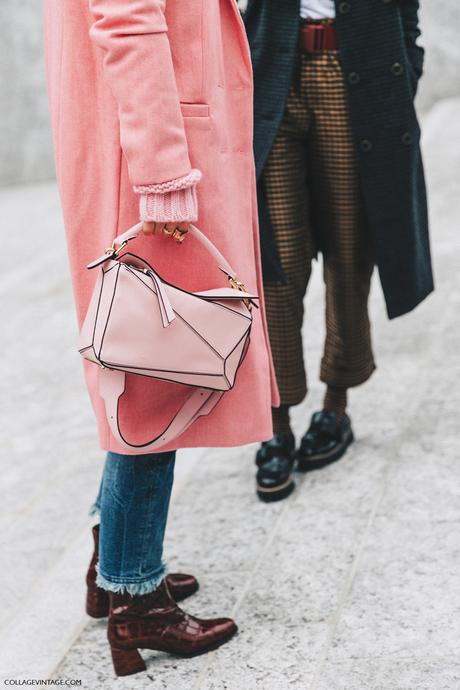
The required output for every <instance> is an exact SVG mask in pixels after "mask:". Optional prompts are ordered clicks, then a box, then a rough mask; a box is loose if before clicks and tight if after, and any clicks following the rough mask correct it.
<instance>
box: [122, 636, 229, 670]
mask: <svg viewBox="0 0 460 690" xmlns="http://www.w3.org/2000/svg"><path fill="white" fill-rule="evenodd" d="M237 631H238V628H237V626H236V625H235V627H234V629H233V630H232V631H231V632H230V633H229V634H228V635H226V636H225V637H223V638H222V639H220V640H218V641H217V642H213V643H212V644H211V645H208V646H207V647H203V648H202V649H199V650H196V651H194V652H181V653H180V654H179V653H177V652H171V651H170V650H169V649H168V648H167V646H166V645H157V646H155V647H153V646H152V647H141V648H140V649H150V650H152V651H155V652H166V653H167V654H171V656H175V657H180V658H184V659H189V658H191V657H194V656H200V655H201V654H206V653H207V652H212V651H213V650H214V649H217V648H218V647H221V646H222V645H223V644H225V643H226V642H228V641H229V640H231V638H232V637H233V636H234V635H235V634H236V633H237ZM110 650H111V652H112V662H113V668H114V671H115V674H116V675H117V676H131V675H133V674H135V673H140V672H141V671H145V670H146V669H147V666H146V664H145V661H144V659H143V658H142V657H141V655H140V653H139V648H138V647H135V648H133V649H121V648H120V647H112V646H111V647H110Z"/></svg>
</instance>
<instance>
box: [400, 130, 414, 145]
mask: <svg viewBox="0 0 460 690" xmlns="http://www.w3.org/2000/svg"><path fill="white" fill-rule="evenodd" d="M401 141H402V143H403V144H406V146H410V145H411V144H412V141H413V139H412V134H411V133H410V132H404V134H403V135H402V137H401Z"/></svg>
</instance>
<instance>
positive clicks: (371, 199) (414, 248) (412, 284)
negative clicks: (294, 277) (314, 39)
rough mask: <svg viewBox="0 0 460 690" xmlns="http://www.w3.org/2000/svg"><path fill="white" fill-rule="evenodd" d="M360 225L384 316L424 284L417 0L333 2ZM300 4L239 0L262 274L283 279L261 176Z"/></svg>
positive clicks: (425, 290)
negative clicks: (247, 53)
mask: <svg viewBox="0 0 460 690" xmlns="http://www.w3.org/2000/svg"><path fill="white" fill-rule="evenodd" d="M335 4H336V13H337V18H336V27H337V34H338V43H339V49H340V55H341V60H342V64H343V69H344V74H345V79H346V83H347V91H348V99H349V106H350V118H351V125H352V130H353V136H354V140H355V145H356V154H357V158H358V165H359V170H360V177H361V184H362V191H363V197H364V202H365V209H366V214H367V219H368V225H369V230H370V233H371V236H372V239H373V245H374V253H375V260H376V264H377V266H378V270H379V274H380V279H381V282H382V287H383V292H384V295H385V300H386V305H387V310H388V315H389V317H390V318H394V317H396V316H399V315H401V314H404V313H406V312H408V311H410V310H411V309H413V308H414V307H415V306H416V305H417V304H419V302H421V301H422V300H423V299H424V298H425V297H426V296H427V295H428V294H429V293H430V292H431V291H432V290H433V275H432V268H431V258H430V246H429V238H428V214H427V199H426V189H425V180H424V173H423V164H422V157H421V152H420V145H419V141H420V128H419V124H418V121H417V115H416V112H415V108H414V96H415V92H416V88H417V82H418V80H419V78H420V76H421V74H422V69H423V49H422V48H421V47H420V46H419V45H417V38H418V37H419V35H420V31H419V28H418V9H419V2H418V0H335ZM299 6H300V0H282V1H281V0H249V5H248V8H247V11H246V13H245V17H244V19H245V24H246V30H247V33H248V38H249V43H250V47H251V54H252V60H253V69H254V82H255V97H254V98H255V100H254V107H255V131H254V149H255V158H256V167H257V176H258V180H259V184H258V197H259V218H260V227H261V241H262V254H263V262H264V276H265V279H266V280H268V281H279V282H283V280H284V274H283V269H282V266H281V264H280V261H279V258H278V256H277V252H276V247H275V245H274V242H273V232H272V228H271V223H270V218H269V214H268V210H267V205H266V202H265V198H264V190H263V183H262V180H261V178H262V172H263V169H264V165H265V163H266V160H267V157H268V155H269V153H270V150H271V147H272V145H273V140H274V138H275V136H276V133H277V131H278V128H279V125H280V122H281V119H282V116H283V112H284V109H285V104H286V99H287V96H288V92H289V87H290V84H291V80H292V75H293V70H294V67H295V62H296V53H297V41H298V25H299V13H300V12H299Z"/></svg>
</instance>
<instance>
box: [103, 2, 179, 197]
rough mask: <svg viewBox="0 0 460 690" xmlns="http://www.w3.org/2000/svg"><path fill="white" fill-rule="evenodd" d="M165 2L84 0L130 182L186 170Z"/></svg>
mask: <svg viewBox="0 0 460 690" xmlns="http://www.w3.org/2000/svg"><path fill="white" fill-rule="evenodd" d="M165 3H166V0H89V7H90V11H91V13H92V16H93V17H94V22H93V24H92V26H91V28H90V37H91V39H92V41H93V42H94V43H95V44H96V45H97V46H99V47H100V48H101V49H102V50H103V51H104V61H103V62H104V73H105V77H106V80H107V83H108V85H109V87H110V89H111V91H112V93H113V95H114V97H115V100H116V101H117V104H118V113H119V120H120V138H121V147H122V149H123V153H124V155H125V157H126V160H127V163H128V170H129V176H130V180H131V184H132V185H133V186H135V185H151V184H158V183H162V182H166V181H168V180H174V179H179V178H182V177H184V176H186V175H189V174H190V172H191V165H190V159H189V155H188V147H187V140H186V137H185V131H184V122H183V119H182V115H181V110H180V102H179V95H178V92H177V86H176V80H175V75H174V68H173V60H172V54H171V48H170V45H169V41H168V35H167V25H166V19H165ZM184 38H186V37H184Z"/></svg>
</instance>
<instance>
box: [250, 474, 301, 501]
mask: <svg viewBox="0 0 460 690" xmlns="http://www.w3.org/2000/svg"><path fill="white" fill-rule="evenodd" d="M294 489H295V481H294V479H293V478H292V477H289V479H288V480H287V481H286V482H284V484H280V486H274V487H273V488H271V489H266V488H265V487H263V486H260V485H259V484H257V496H258V497H259V498H260V500H261V501H264V502H265V503H274V502H275V501H282V500H283V498H287V497H288V496H290V495H291V494H292V492H293V491H294Z"/></svg>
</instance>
